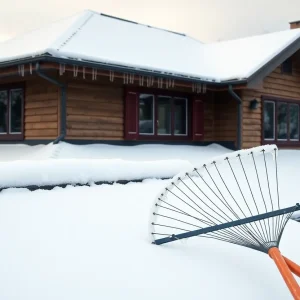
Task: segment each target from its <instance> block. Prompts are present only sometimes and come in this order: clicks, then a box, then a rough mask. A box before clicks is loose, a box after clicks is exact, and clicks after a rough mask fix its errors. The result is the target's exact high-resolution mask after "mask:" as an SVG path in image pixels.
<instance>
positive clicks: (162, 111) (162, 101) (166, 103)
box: [157, 96, 171, 134]
mask: <svg viewBox="0 0 300 300" xmlns="http://www.w3.org/2000/svg"><path fill="white" fill-rule="evenodd" d="M157 113H158V124H157V134H171V98H169V97H162V96H159V97H158V99H157Z"/></svg>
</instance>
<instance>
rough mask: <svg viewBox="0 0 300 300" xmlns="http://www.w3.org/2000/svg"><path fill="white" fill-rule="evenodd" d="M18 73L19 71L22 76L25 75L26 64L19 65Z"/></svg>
mask: <svg viewBox="0 0 300 300" xmlns="http://www.w3.org/2000/svg"><path fill="white" fill-rule="evenodd" d="M18 73H19V75H20V76H22V77H24V75H25V68H24V65H19V66H18Z"/></svg>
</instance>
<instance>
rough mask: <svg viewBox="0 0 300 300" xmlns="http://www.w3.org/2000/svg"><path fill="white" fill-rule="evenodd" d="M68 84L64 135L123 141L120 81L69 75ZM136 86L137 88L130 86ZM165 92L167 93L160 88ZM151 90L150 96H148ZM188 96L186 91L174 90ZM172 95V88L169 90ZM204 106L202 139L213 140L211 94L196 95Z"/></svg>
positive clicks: (72, 137)
mask: <svg viewBox="0 0 300 300" xmlns="http://www.w3.org/2000/svg"><path fill="white" fill-rule="evenodd" d="M64 81H65V82H66V83H67V86H68V89H67V136H66V139H74V140H78V139H81V140H84V139H85V140H124V123H125V120H124V109H125V101H124V100H125V99H124V98H125V94H124V93H125V85H124V84H123V80H122V79H120V78H119V79H118V78H115V79H114V82H110V80H109V77H98V78H97V80H96V81H92V80H90V79H82V78H80V77H79V76H78V77H77V78H74V76H73V74H71V73H68V74H66V75H65V76H64ZM130 86H136V87H137V85H130ZM163 90H164V92H168V91H167V90H165V89H163ZM151 91H152V90H151V88H150V89H149V93H151ZM176 91H178V92H181V93H186V94H187V96H191V91H190V90H187V89H184V88H182V89H176ZM170 92H172V93H174V89H170ZM199 98H200V99H203V100H204V102H205V105H204V110H205V111H204V130H205V131H204V139H203V141H214V140H215V136H214V99H213V97H212V93H210V92H208V94H206V95H205V96H204V95H203V94H199Z"/></svg>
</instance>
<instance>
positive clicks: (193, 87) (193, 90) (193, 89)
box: [192, 83, 195, 93]
mask: <svg viewBox="0 0 300 300" xmlns="http://www.w3.org/2000/svg"><path fill="white" fill-rule="evenodd" d="M192 92H193V93H195V83H193V84H192Z"/></svg>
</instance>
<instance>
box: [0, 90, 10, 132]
mask: <svg viewBox="0 0 300 300" xmlns="http://www.w3.org/2000/svg"><path fill="white" fill-rule="evenodd" d="M7 103H8V97H7V91H0V133H7Z"/></svg>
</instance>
